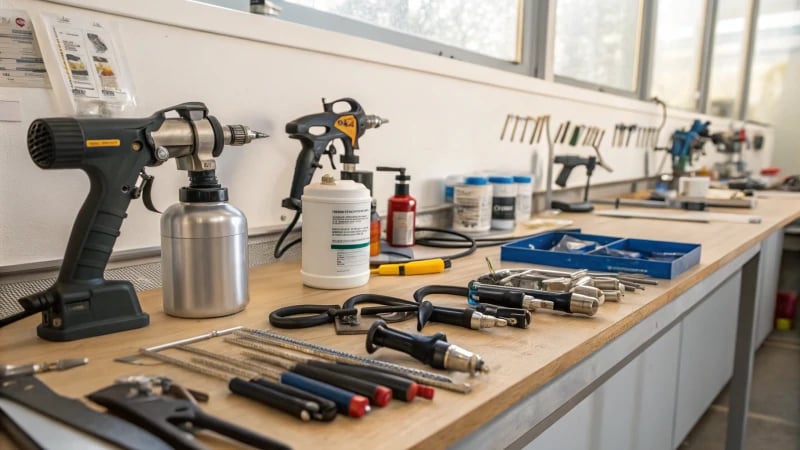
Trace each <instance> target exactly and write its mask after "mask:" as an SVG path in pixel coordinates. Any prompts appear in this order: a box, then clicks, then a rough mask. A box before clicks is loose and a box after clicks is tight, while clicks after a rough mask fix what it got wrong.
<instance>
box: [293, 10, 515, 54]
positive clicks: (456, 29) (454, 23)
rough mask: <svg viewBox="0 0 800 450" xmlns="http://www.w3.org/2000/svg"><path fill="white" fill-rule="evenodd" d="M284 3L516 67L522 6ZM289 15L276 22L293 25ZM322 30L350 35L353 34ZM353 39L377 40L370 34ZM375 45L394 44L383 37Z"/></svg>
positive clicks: (349, 31) (348, 30)
mask: <svg viewBox="0 0 800 450" xmlns="http://www.w3.org/2000/svg"><path fill="white" fill-rule="evenodd" d="M285 3H290V4H295V5H301V6H304V7H306V8H311V9H313V10H318V11H323V12H326V13H329V14H333V15H337V16H342V17H346V18H349V19H354V20H356V21H358V22H362V23H364V24H369V25H372V26H374V27H380V28H384V29H388V30H393V31H395V32H399V33H403V34H408V35H413V36H416V37H419V38H423V39H427V40H431V41H435V42H439V43H442V44H445V45H447V46H451V47H456V48H459V49H464V50H468V51H471V52H475V53H479V54H482V55H485V56H490V57H492V58H496V59H500V60H504V61H512V62H515V63H518V62H520V61H521V43H522V39H521V37H522V30H521V28H522V0H494V1H485V0H285ZM291 12H292V11H291V9H290V8H289V9H285V11H284V13H283V14H281V16H280V17H284V18H288V19H289V20H293V19H292V17H291ZM287 13H288V14H289V17H287ZM298 21H300V20H298ZM326 28H329V29H334V31H342V32H348V33H353V30H352V29H347V30H344V29H342V30H337V29H336V27H326ZM354 34H361V35H362V36H363V37H371V38H375V36H376V34H375V33H374V32H371V33H354ZM378 40H385V41H388V42H390V43H393V39H391V37H389V36H386V35H384V36H383V38H379V39H378Z"/></svg>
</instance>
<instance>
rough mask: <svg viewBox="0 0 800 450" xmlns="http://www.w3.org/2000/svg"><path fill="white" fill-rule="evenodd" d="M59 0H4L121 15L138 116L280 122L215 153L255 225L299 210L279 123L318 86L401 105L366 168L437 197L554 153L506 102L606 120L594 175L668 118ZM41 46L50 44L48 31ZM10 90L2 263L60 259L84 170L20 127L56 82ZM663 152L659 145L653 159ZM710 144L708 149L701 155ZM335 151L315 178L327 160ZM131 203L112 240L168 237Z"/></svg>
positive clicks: (362, 52)
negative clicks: (34, 148)
mask: <svg viewBox="0 0 800 450" xmlns="http://www.w3.org/2000/svg"><path fill="white" fill-rule="evenodd" d="M55 3H56V2H43V1H33V0H5V1H0V6H1V7H18V8H22V9H26V10H28V12H29V13H30V14H31V15H33V16H36V15H37V14H38V13H39V12H43V11H48V12H56V13H59V12H62V13H63V12H73V13H74V12H80V13H82V14H86V15H89V16H92V17H95V16H96V17H99V18H102V19H104V20H107V21H111V22H113V23H115V24H116V25H117V27H118V29H117V31H118V36H119V37H120V43H121V45H122V47H123V49H124V53H125V55H126V56H127V64H128V68H129V71H130V73H131V76H132V79H133V83H134V84H135V87H136V95H137V102H138V105H137V109H136V111H135V115H139V116H145V115H149V114H151V113H152V112H153V111H155V110H157V109H161V108H164V107H166V106H170V105H173V104H177V103H181V102H185V101H194V100H197V101H203V102H206V104H207V105H208V106H209V108H210V110H211V113H212V114H214V115H216V116H217V117H218V118H219V119H220V120H221V121H222V122H228V123H243V124H247V125H251V126H252V127H253V128H255V129H257V130H260V131H264V132H267V133H268V134H270V135H271V138H269V139H267V140H263V141H259V142H256V143H254V144H251V145H249V146H246V147H241V148H229V149H227V150H226V151H225V152H224V153H223V155H222V156H221V158H220V159H219V161H218V167H219V169H218V175H219V177H220V180H221V181H222V182H223V183H224V184H226V185H227V186H228V187H229V188H230V193H231V199H232V203H233V204H235V205H236V206H238V207H239V208H241V209H242V210H243V211H244V212H245V214H247V217H248V221H249V225H250V228H251V233H253V232H260V231H264V230H266V229H277V228H282V227H283V225H284V223H285V222H283V220H285V219H282V216H287V215H289V214H288V211H286V210H283V209H282V208H281V207H280V200H281V198H283V197H285V196H286V195H287V193H288V190H289V185H290V182H291V173H292V170H293V167H294V161H295V158H296V157H297V153H298V151H299V144H298V143H297V142H296V141H293V140H290V139H288V138H287V137H286V134H285V133H284V131H283V127H284V125H285V123H286V122H288V121H290V120H292V119H294V118H297V117H299V116H302V115H305V114H311V113H315V112H319V111H321V105H320V98H322V97H325V98H327V99H329V100H330V99H335V98H339V97H345V96H347V97H354V98H356V99H357V100H358V101H359V102H360V103H361V104H362V105H363V107H364V109H365V110H366V111H367V113H373V114H378V115H381V116H383V117H388V118H389V119H390V120H391V123H389V124H388V125H386V126H385V127H381V128H380V129H378V130H369V131H367V133H366V134H365V135H364V137H363V138H362V139H361V144H362V145H361V147H362V148H361V151H360V156H361V165H360V168H361V169H363V170H371V169H374V167H375V166H376V165H404V166H406V167H407V168H408V171H409V173H410V174H411V176H412V187H411V192H412V195H414V196H416V197H417V199H418V201H419V204H420V206H421V207H425V206H432V205H435V204H438V203H440V202H441V200H442V193H441V180H442V178H443V177H444V175H447V174H452V173H465V172H471V171H476V170H513V171H521V170H530V169H531V167H532V166H533V164H534V159H537V164H538V167H544V165H545V159H544V158H545V155H546V145H545V144H542V145H539V146H536V147H535V148H534V149H532V148H530V147H528V146H525V145H521V144H516V143H515V144H512V143H508V142H499V139H498V138H499V136H500V130H501V128H502V126H503V123H504V121H505V117H506V114H508V113H516V114H521V115H540V114H550V115H552V132H553V133H555V131H556V129H557V127H558V124H559V123H561V122H562V121H565V120H571V121H572V123H582V124H587V125H594V126H599V127H603V128H606V129H607V133H606V138H605V141H604V145H603V148H602V149H601V150H602V152H603V155H604V158H605V159H606V160H607V162H609V163H610V164H611V165H612V166H613V167H614V172H613V173H607V172H605V171H604V170H602V169H598V170H597V171H596V172H595V174H596V175H595V177H593V179H594V180H597V181H598V182H603V181H613V180H626V179H631V178H636V177H641V176H643V175H644V173H645V171H644V150H643V149H636V148H633V147H631V148H611V147H610V146H609V143H610V140H611V134H612V132H613V125H614V124H615V123H617V122H626V123H634V122H635V123H638V124H639V125H641V126H657V125H658V122H659V120H660V116H659V110H658V108H657V107H656V106H655V105H654V104H651V103H646V102H640V101H636V100H632V99H628V98H622V97H617V96H612V95H609V94H603V93H599V92H592V91H587V90H583V89H579V88H574V87H571V86H566V85H559V84H554V83H550V82H545V81H543V80H537V79H533V78H530V77H525V76H521V75H516V74H511V73H506V72H502V71H498V70H495V69H490V68H485V67H480V66H475V65H472V64H468V63H464V62H460V61H453V60H449V59H444V58H440V57H437V56H434V55H427V54H422V53H418V52H413V51H410V50H405V49H400V48H395V47H392V46H389V45H386V44H382V43H378V42H373V41H367V40H363V39H359V38H354V37H350V36H345V35H340V34H336V33H331V32H328V31H324V30H317V29H312V28H309V27H304V26H301V25H297V24H292V23H286V22H282V21H280V20H278V19H273V18H268V17H262V16H255V15H251V14H247V13H242V12H237V11H232V10H225V9H221V8H216V7H213V6H209V5H206V4H201V3H194V2H189V1H181V0H141V1H120V2H108V1H104V0H61V1H58V2H57V3H62V4H70V5H73V6H65V5H59V4H55ZM98 11H106V12H105V13H103V12H98ZM108 12H112V13H113V14H109V13H108ZM38 35H39V36H42V33H39V34H38ZM42 46H43V51H46V52H50V53H48V55H49V57H51V58H52V57H53V54H52V51H53V50H52V48H51V47H50V43H49V42H42ZM51 67H52V66H48V69H51ZM0 100H19V101H21V103H22V108H23V121H22V123H0V146H2V147H0V198H2V200H0V202H2V203H0V205H2V206H1V207H2V210H0V268H3V267H9V266H15V265H19V264H25V263H32V262H37V261H45V260H52V259H59V258H61V257H62V255H63V251H64V247H65V244H66V240H67V238H68V235H69V231H70V228H71V225H72V222H73V220H74V217H75V215H76V213H77V211H78V208H79V207H80V204H81V203H82V201H83V199H84V197H85V196H86V193H87V192H88V180H87V178H86V176H85V175H84V174H83V173H81V172H80V171H77V170H72V171H52V170H51V171H44V170H41V169H39V168H37V167H36V166H35V165H34V164H33V163H32V162H31V160H30V157H29V156H28V152H27V149H26V145H25V134H26V130H27V125H28V124H29V123H30V121H32V120H33V119H35V118H37V117H42V116H52V115H57V114H60V111H59V105H58V104H57V102H56V101H55V100H54V98H53V96H52V91H50V90H43V89H12V88H0ZM695 117H697V115H696V114H693V113H688V112H681V111H670V119H669V121H668V122H667V125H666V127H665V131H664V132H663V133H662V136H661V143H660V144H661V145H667V144H668V136H669V134H670V133H671V131H672V130H674V129H675V128H679V127H688V125H689V124H690V123H691V120H692V119H693V118H695ZM709 119H710V120H712V122H713V126H712V128H713V129H723V128H726V127H727V126H728V125H729V122H728V121H727V120H715V119H714V118H709ZM751 128H752V129H753V130H755V129H756V127H751ZM760 129H761V130H762V131H764V132H765V134H766V138H767V139H766V143H767V144H766V145H767V148H766V149H765V151H763V152H761V153H760V154H752V153H751V154H749V155H748V159H749V160H751V164H752V167H754V168H756V169H758V168H760V167H761V166H762V165H768V164H769V162H770V161H769V159H770V155H771V148H772V141H773V139H772V132H771V130H770V129H763V128H760ZM632 140H635V136H634V139H632ZM534 152H536V153H535V154H536V155H537V156H536V157H534ZM556 153H557V154H559V153H578V154H582V155H589V154H591V149H589V148H578V147H574V148H573V147H566V146H563V147H557V148H556ZM661 157H662V154H658V155H657V157H653V156H651V158H650V160H651V169H650V171H651V173H652V172H653V171H654V169H655V167H656V166H657V165H658V162H660V160H661ZM715 157H716V155H710V156H709V157H708V158H707V159H706V161H705V162H710V161H712V160H713V159H714V158H715ZM325 164H326V169H325V170H318V171H317V174H316V176H317V177H319V176H320V175H321V173H323V172H327V171H329V168H328V167H327V162H326V163H325ZM665 167H666V168H668V167H669V164H667V165H666V166H665ZM580 172H582V171H580V170H576V171H575V173H574V174H573V176H572V178H571V179H570V183H569V184H570V185H571V186H578V185H581V184H583V182H584V181H585V178H584V176H583V174H582V173H580ZM151 173H152V174H154V175H156V184H155V194H154V200H155V202H156V204H157V205H158V206H160V207H162V208H166V207H167V206H168V205H169V204H171V203H174V202H175V201H177V189H178V188H179V187H180V186H182V185H183V184H184V183H185V173H184V172H178V171H177V170H175V166H174V163H172V162H167V163H166V164H164V165H163V166H161V167H158V168H156V169H154V170H151ZM392 186H393V180H392V177H391V176H390V175H388V174H376V183H375V194H376V197H377V198H378V199H379V205H381V206H382V205H384V204H385V200H384V199H385V198H387V197H388V196H389V195H391V193H392V189H393V188H392ZM539 186H540V188H541V187H542V184H540V185H539ZM128 213H129V217H128V219H127V220H126V221H125V223H124V224H123V228H122V235H121V236H120V238H119V240H118V241H117V245H116V247H115V250H117V251H120V250H130V249H137V248H146V247H155V246H158V245H159V225H158V222H159V216H158V215H156V214H153V213H150V212H148V211H146V210H145V208H144V207H143V206H142V204H141V201H134V202H133V203H132V204H131V207H130V208H129V210H128Z"/></svg>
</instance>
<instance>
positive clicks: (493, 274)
mask: <svg viewBox="0 0 800 450" xmlns="http://www.w3.org/2000/svg"><path fill="white" fill-rule="evenodd" d="M486 265H487V266H489V273H490V274H492V276H493V277H494V276H496V272H495V271H494V267H493V266H492V260H491V259H489V257H488V256H487V257H486Z"/></svg>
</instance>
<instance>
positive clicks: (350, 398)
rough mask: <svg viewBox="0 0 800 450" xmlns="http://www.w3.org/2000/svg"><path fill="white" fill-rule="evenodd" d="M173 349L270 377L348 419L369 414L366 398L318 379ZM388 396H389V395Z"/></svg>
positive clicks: (196, 350)
mask: <svg viewBox="0 0 800 450" xmlns="http://www.w3.org/2000/svg"><path fill="white" fill-rule="evenodd" d="M175 348H177V349H180V350H184V351H187V352H190V353H194V354H197V355H201V356H204V357H208V358H213V359H217V360H219V361H223V362H224V363H225V364H227V365H233V366H238V367H242V368H245V369H246V370H249V371H252V372H255V373H258V374H259V375H262V376H267V377H270V378H272V379H274V380H276V381H279V382H280V383H283V384H289V385H290V386H294V387H297V388H299V389H302V390H304V391H306V392H308V393H311V394H314V395H317V396H320V397H322V398H325V399H328V400H331V401H333V402H334V403H335V404H336V408H337V409H338V410H339V412H340V413H341V414H345V415H348V416H350V417H361V416H363V415H365V414H366V413H368V412H369V399H367V398H366V397H364V396H361V395H358V394H355V393H353V392H350V391H348V390H345V389H342V388H340V387H337V386H334V385H331V384H330V383H328V382H326V381H321V380H320V379H319V378H311V377H309V376H308V375H307V374H300V373H296V372H282V371H280V370H277V369H273V368H271V367H265V366H263V365H257V364H253V363H249V362H246V361H240V360H237V359H236V358H231V357H229V356H225V355H220V354H217V353H213V352H209V351H206V350H202V349H199V348H195V347H187V346H179V347H175ZM196 362H198V363H201V364H205V365H207V366H209V367H212V368H216V369H217V370H224V369H220V368H219V367H214V366H213V365H212V364H213V363H214V362H213V361H208V360H199V361H196ZM218 366H219V365H218ZM228 372H231V370H228ZM308 372H313V371H308ZM323 375H324V374H323ZM257 379H258V378H257ZM265 381H266V380H265ZM389 395H391V393H390V394H389Z"/></svg>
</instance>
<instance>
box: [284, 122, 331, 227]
mask: <svg viewBox="0 0 800 450" xmlns="http://www.w3.org/2000/svg"><path fill="white" fill-rule="evenodd" d="M300 142H302V143H303V148H302V150H300V154H299V155H297V162H295V165H294V176H293V177H292V188H291V191H289V197H287V198H285V199H283V202H282V203H281V205H282V206H283V207H284V208H287V209H292V210H295V211H302V210H303V209H302V203H301V199H302V197H303V189H304V188H305V187H306V186H307V185H308V184H309V183H311V179H312V178H313V177H314V171H315V170H317V167H319V160H320V158H321V157H322V154H323V153H324V152H325V144H326V142H325V141H322V140H311V139H308V138H300Z"/></svg>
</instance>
